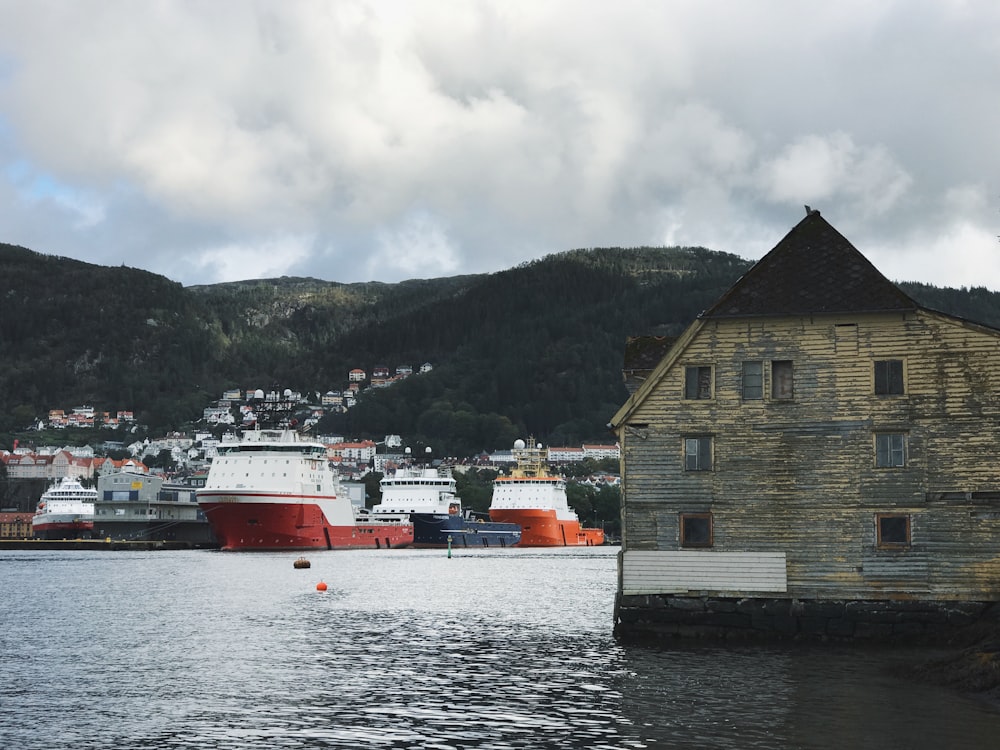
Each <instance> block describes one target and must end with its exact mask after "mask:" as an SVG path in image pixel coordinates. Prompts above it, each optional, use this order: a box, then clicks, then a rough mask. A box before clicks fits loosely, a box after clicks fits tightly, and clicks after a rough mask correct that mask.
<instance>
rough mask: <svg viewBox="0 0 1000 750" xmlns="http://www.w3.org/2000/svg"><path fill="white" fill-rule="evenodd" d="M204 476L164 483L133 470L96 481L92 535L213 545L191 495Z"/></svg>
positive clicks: (131, 539)
mask: <svg viewBox="0 0 1000 750" xmlns="http://www.w3.org/2000/svg"><path fill="white" fill-rule="evenodd" d="M198 486H204V476H203V475H196V476H195V477H193V478H192V479H191V480H189V481H184V482H174V483H170V482H165V481H164V479H163V477H160V476H156V475H153V474H143V473H139V472H137V471H128V470H126V471H120V472H117V473H114V474H104V475H102V476H101V477H100V478H99V479H98V480H97V500H96V501H95V503H94V532H93V533H94V536H95V537H97V538H100V539H105V538H108V539H113V540H126V541H162V542H184V543H188V544H203V545H206V546H208V545H211V544H214V542H215V537H214V535H213V534H212V531H211V528H210V527H209V525H208V522H207V520H206V519H205V514H204V513H203V512H202V510H201V507H200V506H199V505H198V501H197V498H196V497H195V491H196V490H197V488H198Z"/></svg>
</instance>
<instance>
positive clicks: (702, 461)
mask: <svg viewBox="0 0 1000 750" xmlns="http://www.w3.org/2000/svg"><path fill="white" fill-rule="evenodd" d="M711 469H712V438H710V437H689V438H684V470H685V471H711Z"/></svg>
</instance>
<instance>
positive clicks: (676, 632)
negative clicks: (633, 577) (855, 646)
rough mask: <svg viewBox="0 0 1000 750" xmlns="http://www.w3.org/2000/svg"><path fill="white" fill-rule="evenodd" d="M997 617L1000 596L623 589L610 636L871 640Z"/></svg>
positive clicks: (944, 632)
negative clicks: (793, 595)
mask: <svg viewBox="0 0 1000 750" xmlns="http://www.w3.org/2000/svg"><path fill="white" fill-rule="evenodd" d="M998 621H1000V604H997V603H994V602H962V601H888V600H886V601H846V600H845V601H829V600H827V601H814V600H805V599H774V598H771V599H767V598H760V599H758V598H743V599H737V598H723V597H711V596H702V597H698V596H677V595H673V594H655V595H653V594H650V595H641V596H637V595H621V594H619V595H618V597H617V598H616V600H615V626H614V633H615V638H617V639H618V640H619V641H623V642H641V641H656V640H661V639H666V638H676V637H686V638H722V639H727V640H759V639H764V640H766V639H777V640H816V641H828V640H869V641H910V642H935V641H939V642H944V641H948V640H952V639H954V638H955V637H956V636H958V635H960V634H961V633H962V632H963V631H968V630H969V629H971V628H973V627H975V626H976V625H977V624H978V623H980V622H984V623H985V622H990V623H993V625H994V627H995V626H996V624H997V622H998Z"/></svg>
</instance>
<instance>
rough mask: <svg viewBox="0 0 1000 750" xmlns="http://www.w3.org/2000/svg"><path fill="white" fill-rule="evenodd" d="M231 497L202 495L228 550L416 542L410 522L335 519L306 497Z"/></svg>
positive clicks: (212, 523) (381, 546)
mask: <svg viewBox="0 0 1000 750" xmlns="http://www.w3.org/2000/svg"><path fill="white" fill-rule="evenodd" d="M232 499H233V497H232V496H231V495H227V496H226V500H225V501H222V500H221V499H218V498H216V499H213V498H212V497H211V496H210V495H209V496H202V495H201V494H199V497H198V504H199V505H200V506H201V508H202V510H203V511H204V512H205V517H206V518H207V519H208V523H209V525H210V526H211V527H212V532H213V533H214V534H215V538H216V541H218V543H219V546H220V547H221V548H222V549H224V550H260V551H266V550H297V549H302V550H306V549H391V548H394V547H408V546H410V545H411V544H412V543H413V525H412V524H398V523H331V522H330V521H329V520H328V519H327V515H326V514H325V513H324V512H323V509H322V508H321V507H320V505H319V504H318V503H316V502H310V501H309V500H308V499H303V500H302V501H301V502H297V501H296V500H295V499H294V498H281V499H280V500H279V499H275V500H274V501H267V500H255V501H253V502H239V501H236V502H233V501H232Z"/></svg>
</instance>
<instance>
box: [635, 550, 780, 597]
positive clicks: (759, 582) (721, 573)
mask: <svg viewBox="0 0 1000 750" xmlns="http://www.w3.org/2000/svg"><path fill="white" fill-rule="evenodd" d="M621 568H622V593H623V594H626V595H633V594H679V593H683V594H687V593H692V592H693V593H697V594H699V595H702V594H704V595H718V594H726V593H729V592H747V591H754V592H759V593H765V592H766V593H782V592H784V591H786V590H787V588H788V578H787V576H786V575H785V555H784V553H782V552H703V551H695V550H684V551H682V552H653V551H642V550H626V551H624V552H623V553H622V560H621Z"/></svg>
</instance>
